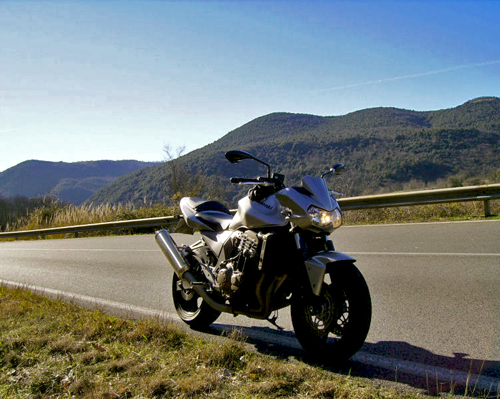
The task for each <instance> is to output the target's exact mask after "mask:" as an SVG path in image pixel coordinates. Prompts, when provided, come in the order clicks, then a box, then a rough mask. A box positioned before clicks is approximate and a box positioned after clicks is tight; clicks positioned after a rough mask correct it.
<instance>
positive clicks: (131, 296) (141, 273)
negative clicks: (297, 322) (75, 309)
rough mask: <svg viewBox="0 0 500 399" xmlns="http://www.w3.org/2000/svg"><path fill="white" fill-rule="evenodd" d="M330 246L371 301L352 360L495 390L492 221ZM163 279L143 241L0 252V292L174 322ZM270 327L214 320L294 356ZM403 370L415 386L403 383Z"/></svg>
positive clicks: (52, 244) (366, 232)
mask: <svg viewBox="0 0 500 399" xmlns="http://www.w3.org/2000/svg"><path fill="white" fill-rule="evenodd" d="M332 239H333V240H334V243H335V246H336V249H337V250H338V251H341V252H346V253H348V254H350V255H352V256H354V257H355V258H356V259H357V266H358V267H359V269H360V270H361V272H362V273H363V275H364V276H365V278H366V280H367V282H368V286H369V287H370V291H371V294H372V300H373V319H372V326H371V330H370V333H369V335H368V338H367V342H366V344H365V345H364V347H363V349H362V351H360V352H359V353H358V354H357V355H356V357H355V358H354V360H355V361H358V362H359V363H360V364H364V365H365V366H366V367H368V368H371V369H380V370H385V371H380V372H377V373H378V374H379V375H380V374H384V373H387V376H385V377H384V378H387V379H389V380H390V379H398V380H401V379H403V380H404V379H405V378H406V380H407V381H405V382H408V383H410V384H412V383H413V382H414V383H415V385H416V386H417V385H418V383H417V382H415V381H416V380H418V379H420V384H424V383H423V382H422V381H423V380H427V381H426V382H425V383H426V384H429V382H428V377H429V375H436V374H439V376H440V377H441V376H442V378H446V377H445V375H444V374H446V373H448V370H450V369H452V370H454V371H453V372H452V377H451V378H454V379H455V380H458V379H460V378H462V379H463V378H466V376H467V375H468V374H469V373H472V374H480V375H481V376H482V377H481V378H482V380H481V384H483V385H484V386H486V385H488V384H490V385H491V384H492V383H493V384H494V383H495V382H496V381H498V382H499V383H500V221H498V220H492V221H475V222H453V223H425V224H399V225H377V226H352V227H351V226H344V227H342V228H341V229H339V230H338V231H336V232H335V233H334V234H333V236H332ZM190 240H191V241H192V240H193V237H192V236H185V235H178V236H176V241H177V242H178V243H181V242H186V243H189V241H190ZM171 275H172V271H171V270H170V268H169V267H166V265H165V259H164V257H163V255H162V253H161V252H160V250H159V248H158V247H157V245H156V243H155V240H154V237H153V236H152V235H145V236H124V237H105V238H80V239H65V240H39V241H17V242H1V243H0V280H2V281H3V282H4V283H20V284H24V285H29V286H34V287H41V288H45V289H48V290H49V291H50V290H52V291H54V292H56V293H58V294H60V295H62V296H68V295H69V296H70V297H71V296H73V297H75V298H80V299H82V300H85V301H87V302H88V301H89V300H90V301H92V300H93V301H95V302H96V304H102V307H105V306H108V307H110V308H113V307H115V308H120V307H121V309H122V310H125V311H127V310H128V311H129V312H134V311H146V312H147V311H151V312H161V314H163V315H165V316H166V317H173V318H175V317H176V316H175V310H174V309H173V306H172V302H171V296H170V281H171ZM52 291H51V292H52ZM99 306H101V305H99ZM278 324H279V325H281V326H283V327H285V331H284V332H281V333H280V332H278V331H277V330H276V329H275V328H274V327H273V326H272V325H270V324H269V323H268V322H265V321H258V320H253V319H248V318H245V317H242V316H239V317H236V318H235V317H233V316H230V315H223V316H221V317H220V318H219V319H218V320H217V322H216V325H215V331H220V330H222V329H224V328H227V327H230V326H241V327H242V328H243V331H244V332H245V333H246V334H247V335H248V336H249V337H250V339H251V342H256V343H257V346H259V347H261V348H262V347H266V346H267V347H268V348H271V347H273V346H274V345H276V344H277V345H285V346H286V347H290V348H297V349H299V348H300V346H299V345H298V343H297V341H296V340H295V338H294V337H293V334H292V332H291V331H292V327H291V323H290V318H289V314H288V312H287V311H282V312H280V317H279V319H278ZM412 368H416V369H415V370H414V374H415V375H418V376H419V377H418V378H417V377H415V376H413V377H411V376H410V377H403V375H404V374H405V373H406V372H408V373H410V374H411V370H412ZM360 369H363V367H362V366H360ZM398 370H399V371H398ZM436 370H437V371H436ZM361 373H368V374H369V373H370V372H369V371H366V370H365V371H361ZM398 373H399V375H398ZM461 373H463V374H461ZM481 384H479V386H483V385H481Z"/></svg>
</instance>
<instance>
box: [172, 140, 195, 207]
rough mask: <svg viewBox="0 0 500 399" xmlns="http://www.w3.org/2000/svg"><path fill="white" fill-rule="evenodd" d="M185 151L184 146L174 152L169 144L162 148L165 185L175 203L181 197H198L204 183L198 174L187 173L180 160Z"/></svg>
mask: <svg viewBox="0 0 500 399" xmlns="http://www.w3.org/2000/svg"><path fill="white" fill-rule="evenodd" d="M185 150H186V147H185V146H181V147H177V148H176V149H175V150H174V149H173V147H172V146H171V145H170V144H165V145H164V146H163V152H164V154H165V156H164V159H165V163H166V165H167V171H168V173H167V176H166V179H167V184H168V187H169V188H170V192H171V193H172V198H171V199H172V201H174V202H176V201H178V200H180V199H181V198H182V197H194V196H200V195H201V192H202V191H203V189H204V187H205V183H204V181H203V179H202V177H201V175H200V174H199V173H189V172H188V171H187V170H186V167H185V164H184V162H183V160H182V155H183V154H184V152H185Z"/></svg>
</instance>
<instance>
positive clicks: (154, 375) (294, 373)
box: [0, 287, 423, 399]
mask: <svg viewBox="0 0 500 399" xmlns="http://www.w3.org/2000/svg"><path fill="white" fill-rule="evenodd" d="M0 397H1V398H70V397H78V398H105V399H108V398H171V397H176V398H198V397H208V398H210V397H212V398H278V397H280V398H292V397H293V398H305V397H308V398H346V399H347V398H355V399H364V398H380V399H383V398H408V399H409V398H415V397H423V395H420V394H417V393H407V392H402V391H398V390H396V389H395V388H391V387H384V386H378V385H376V384H374V383H372V382H370V381H369V380H366V379H360V378H354V377H349V376H345V375H340V374H336V373H333V372H331V371H327V370H325V369H322V368H320V367H314V366H312V365H308V364H306V363H303V362H301V361H299V360H297V359H295V358H291V359H280V358H277V357H272V356H267V355H263V354H260V353H257V352H255V351H251V350H249V349H248V348H247V346H246V345H245V342H244V338H243V337H242V336H241V334H240V333H238V332H234V333H233V334H232V336H231V337H230V339H226V340H203V339H200V338H198V337H195V336H193V335H190V334H188V333H186V332H184V331H183V330H181V329H180V328H179V327H176V326H175V325H173V324H169V323H161V322H159V321H155V320H151V319H144V320H139V321H133V320H126V319H120V318H116V317H112V316H108V315H105V314H103V313H101V312H99V311H88V310H83V309H81V308H78V307H76V306H74V305H71V304H66V303H62V302H58V301H53V300H49V299H47V298H45V297H42V296H38V295H35V294H33V293H31V292H30V291H25V290H19V289H7V288H5V287H0Z"/></svg>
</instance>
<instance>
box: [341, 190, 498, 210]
mask: <svg viewBox="0 0 500 399" xmlns="http://www.w3.org/2000/svg"><path fill="white" fill-rule="evenodd" d="M495 199H500V184H488V185H482V186H470V187H456V188H443V189H437V190H425V191H411V192H404V193H391V194H379V195H366V196H362V197H352V198H341V199H339V204H340V207H341V208H342V209H343V210H354V209H369V208H386V207H393V206H412V205H425V204H439V203H445V202H462V201H483V202H484V215H485V216H486V217H488V216H491V207H490V201H491V200H495Z"/></svg>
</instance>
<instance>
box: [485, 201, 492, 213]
mask: <svg viewBox="0 0 500 399" xmlns="http://www.w3.org/2000/svg"><path fill="white" fill-rule="evenodd" d="M490 216H491V200H489V199H488V200H486V201H484V217H490Z"/></svg>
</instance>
